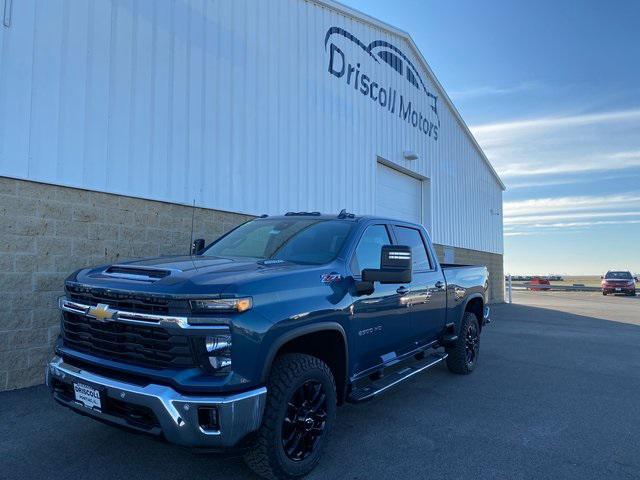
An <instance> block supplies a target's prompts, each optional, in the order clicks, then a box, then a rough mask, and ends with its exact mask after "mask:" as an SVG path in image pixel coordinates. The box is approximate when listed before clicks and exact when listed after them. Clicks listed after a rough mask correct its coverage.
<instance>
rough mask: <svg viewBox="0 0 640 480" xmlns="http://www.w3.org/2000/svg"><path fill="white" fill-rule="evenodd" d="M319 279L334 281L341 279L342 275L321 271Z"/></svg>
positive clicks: (326, 281)
mask: <svg viewBox="0 0 640 480" xmlns="http://www.w3.org/2000/svg"><path fill="white" fill-rule="evenodd" d="M321 279H322V283H334V282H339V281H340V280H342V275H340V274H339V273H323V274H322V277H321Z"/></svg>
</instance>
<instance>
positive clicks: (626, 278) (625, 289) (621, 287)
mask: <svg viewBox="0 0 640 480" xmlns="http://www.w3.org/2000/svg"><path fill="white" fill-rule="evenodd" d="M600 278H601V279H602V282H601V287H602V294H603V295H609V294H616V293H624V294H626V295H630V296H634V297H635V296H636V282H637V281H638V279H637V278H634V276H633V275H631V272H629V271H624V270H610V271H608V272H607V273H606V274H605V275H604V276H602V277H600Z"/></svg>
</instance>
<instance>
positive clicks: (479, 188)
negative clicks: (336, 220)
mask: <svg viewBox="0 0 640 480" xmlns="http://www.w3.org/2000/svg"><path fill="white" fill-rule="evenodd" d="M3 7H4V8H3ZM3 13H4V16H3V19H2V20H3V22H2V24H0V176H1V177H5V184H6V185H7V188H8V189H9V194H11V193H12V192H13V193H14V194H16V195H18V197H20V192H21V191H28V188H27V186H26V185H27V184H31V183H33V182H37V183H39V184H44V185H50V186H52V188H53V186H57V187H56V189H55V192H56V193H55V195H54V194H51V195H49V194H48V193H47V192H50V191H53V190H47V189H46V188H45V187H44V186H41V187H38V188H39V189H40V190H39V191H40V193H39V194H38V196H39V198H38V199H37V201H38V203H37V204H34V206H33V208H35V209H36V211H37V212H38V213H37V215H35V216H36V217H37V218H40V219H42V218H45V219H46V218H47V216H49V219H50V220H51V222H54V223H55V222H60V221H64V220H65V219H64V218H58V217H56V216H55V214H54V213H51V212H50V211H51V210H52V208H51V207H52V205H53V204H51V203H47V201H50V202H51V201H52V202H64V198H66V197H65V196H64V194H62V193H60V192H62V191H66V190H65V188H61V187H68V188H69V189H83V190H86V191H88V192H106V193H110V194H116V195H119V196H122V197H125V198H132V197H133V198H137V199H145V200H150V201H158V202H166V203H163V204H162V205H165V204H187V205H191V204H192V203H193V202H194V200H195V203H196V205H197V206H198V207H201V208H203V209H210V210H213V211H224V212H232V213H238V214H248V215H256V214H262V213H268V214H275V213H282V212H286V211H290V210H296V211H299V210H318V211H323V212H336V213H337V212H338V211H339V210H340V209H342V208H346V209H347V210H348V211H350V212H354V213H356V214H368V213H378V214H383V215H387V216H392V217H399V218H403V219H410V220H414V221H418V222H421V223H423V224H424V225H425V226H427V228H428V230H429V231H430V233H431V235H432V237H433V240H434V242H435V243H436V244H438V251H439V254H440V255H442V256H443V257H446V260H449V261H450V260H455V261H478V262H480V261H482V262H484V263H489V264H490V266H491V268H492V279H493V282H494V284H493V286H492V288H493V297H494V299H499V298H501V296H502V285H501V283H502V282H501V281H499V279H500V278H501V277H502V246H503V242H502V216H501V212H502V191H503V189H504V186H503V184H502V183H501V181H500V179H499V178H498V176H497V175H496V173H495V171H494V170H493V168H492V167H491V164H490V163H489V161H488V160H487V158H486V157H485V155H484V154H483V152H482V150H481V149H480V147H479V146H478V144H477V143H476V141H475V139H474V138H473V136H472V135H471V133H470V132H469V129H468V128H467V126H466V125H465V123H464V121H463V120H462V118H461V117H460V115H459V113H458V112H457V110H456V109H455V107H454V106H453V104H452V103H451V101H450V100H449V98H448V96H447V94H446V93H445V92H444V90H443V89H442V87H441V85H440V84H439V83H438V81H437V79H436V78H435V76H434V74H433V72H432V71H431V69H430V68H429V66H428V64H427V63H426V61H425V59H424V58H423V56H422V55H421V54H420V52H419V50H418V49H417V47H416V45H415V44H414V43H413V41H412V40H411V37H410V36H409V35H408V34H407V33H405V32H403V31H401V30H398V29H396V28H394V27H391V26H389V25H387V24H385V23H383V22H381V21H379V20H376V19H373V18H371V17H368V16H367V15H364V14H362V13H359V12H356V11H354V10H351V9H349V8H347V7H344V6H342V5H340V4H338V3H335V2H332V1H325V0H317V1H312V0H307V1H305V0H269V1H261V0H234V1H227V0H95V1H91V2H89V1H87V2H85V1H71V0H66V1H64V0H60V1H44V0H42V1H38V0H0V15H2V14H3ZM8 179H15V180H12V181H15V182H17V184H16V185H17V186H16V187H15V191H13V190H11V189H12V188H13V187H11V183H10V181H9V180H8ZM34 188H35V187H34ZM0 194H5V195H6V194H7V192H2V191H0ZM87 195H89V194H86V195H85V197H83V198H84V199H85V200H87V198H86V197H87ZM105 198H106V196H104V195H102V196H100V195H98V194H97V193H96V196H94V197H91V196H90V195H89V200H88V201H89V202H92V204H93V206H97V208H99V207H100V205H102V203H103V202H105V201H106V200H104V199H105ZM3 201H4V202H5V205H8V204H9V203H7V202H9V198H8V197H6V198H4V200H3ZM43 202H44V203H43ZM18 203H19V202H18ZM121 203H122V201H121V202H120V204H121ZM158 205H160V204H158ZM1 206H2V204H1V203H0V207H1ZM60 208H62V207H60ZM136 208H137V207H136ZM140 208H142V207H140ZM144 208H146V209H149V208H151V207H144ZM163 208H164V207H163ZM166 208H169V206H167V207H166ZM54 210H55V209H54ZM159 210H160V211H159V215H160V216H162V215H163V211H162V208H160V209H159ZM5 211H6V212H5V213H7V214H8V215H9V216H6V215H5V217H4V218H5V219H4V221H5V222H7V225H8V224H15V219H10V217H11V216H12V215H14V214H15V215H17V213H16V212H15V211H14V210H12V209H11V208H6V209H5ZM41 212H44V213H41ZM47 212H49V213H47ZM51 215H53V216H51ZM73 218H75V217H73V215H72V218H71V220H73ZM96 218H97V220H94V221H100V222H103V223H108V222H107V220H106V219H105V218H102V217H100V215H97V216H96ZM107 218H108V217H107ZM225 218H227V220H226V221H227V222H231V221H232V220H229V218H230V217H228V216H227V217H225ZM238 218H241V217H238ZM56 228H58V227H56ZM80 230H81V232H80V234H81V235H82V234H83V232H84V229H80ZM88 231H89V233H87V235H89V237H90V231H91V226H88ZM38 232H39V233H34V235H36V236H37V235H40V234H41V233H42V232H40V231H38ZM49 233H50V232H49V231H45V233H44V234H45V235H48V234H49ZM15 234H16V235H18V233H15ZM116 237H117V241H120V244H122V243H123V242H125V243H127V242H126V239H125V236H124V235H123V234H122V232H121V231H118V233H117V235H116ZM209 237H211V235H209ZM81 240H82V239H81ZM81 240H78V239H77V238H76V239H75V240H70V242H71V243H70V247H69V248H70V250H69V253H70V254H71V256H73V255H74V252H75V248H76V247H75V245H76V243H74V242H80V241H81ZM87 240H91V239H90V238H87ZM11 241H17V240H16V239H15V238H13V237H11V238H8V239H6V238H5V243H6V242H11ZM104 241H106V242H108V241H109V239H106V240H104ZM114 241H116V240H114ZM152 241H153V240H152V239H151V238H150V237H149V236H147V237H146V238H145V239H144V242H146V244H147V245H148V244H149V243H150V242H152ZM41 243H43V242H42V241H40V240H38V241H36V246H35V247H34V253H35V254H39V252H40V244H41ZM165 243H166V241H165ZM117 248H119V247H117V244H116V245H115V246H113V248H112V250H111V251H110V253H108V254H107V253H105V255H107V256H109V255H110V254H113V251H114V250H113V249H117ZM10 250H11V249H10V248H8V247H5V248H4V252H5V253H11V251H10ZM61 251H63V252H66V250H64V248H63V249H62V250H61ZM106 251H107V249H106V247H105V252H106ZM140 251H141V253H142V252H143V249H142V248H141V249H140ZM2 252H3V250H0V255H2ZM49 253H50V252H49ZM76 253H77V255H78V258H81V259H83V258H84V257H82V255H80V253H78V252H76ZM125 253H127V252H125ZM136 253H137V251H136ZM91 255H92V256H94V257H95V256H96V254H95V253H92V254H91ZM112 256H113V255H112ZM444 259H445V258H443V260H444ZM79 261H80V260H79ZM15 263H16V261H14V265H15ZM14 269H15V267H14ZM15 273H19V272H15ZM33 282H35V280H33V279H32V283H33ZM0 381H1V380H0ZM1 386H2V385H0V387H1Z"/></svg>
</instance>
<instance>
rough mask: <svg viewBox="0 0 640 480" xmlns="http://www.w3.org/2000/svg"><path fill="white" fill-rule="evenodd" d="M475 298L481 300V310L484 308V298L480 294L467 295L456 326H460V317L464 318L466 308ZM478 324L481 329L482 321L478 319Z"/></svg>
mask: <svg viewBox="0 0 640 480" xmlns="http://www.w3.org/2000/svg"><path fill="white" fill-rule="evenodd" d="M476 298H479V299H480V300H482V308H484V306H485V301H484V296H483V295H482V294H481V293H478V292H476V293H472V294H471V295H469V296H468V297H467V299H466V300H465V302H464V308H463V309H462V310H461V312H460V318H459V319H458V326H460V325H462V317H464V313H465V312H466V311H467V306H469V302H470V301H471V300H474V299H476ZM478 322H479V323H480V324H481V325H480V327H482V319H479V320H478Z"/></svg>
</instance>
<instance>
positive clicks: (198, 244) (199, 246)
mask: <svg viewBox="0 0 640 480" xmlns="http://www.w3.org/2000/svg"><path fill="white" fill-rule="evenodd" d="M202 250H204V238H196V239H195V240H194V241H193V243H192V244H191V255H198V254H199V253H200V252H201V251H202Z"/></svg>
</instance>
